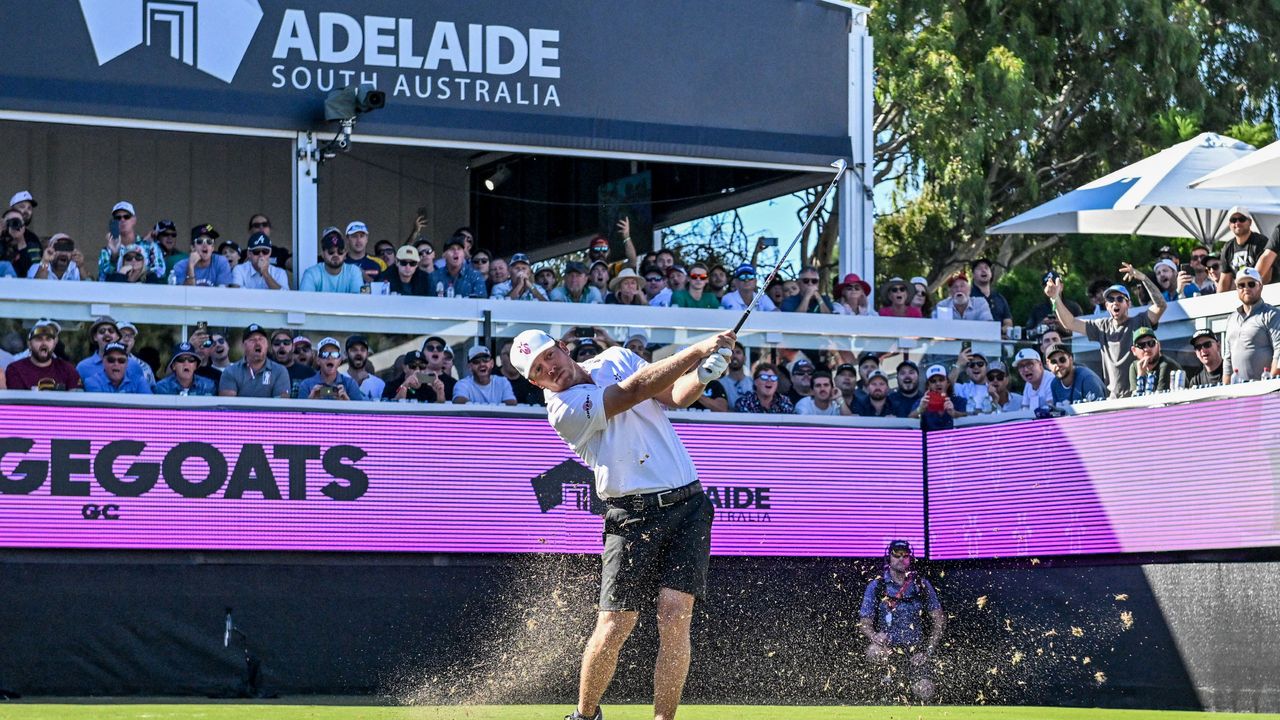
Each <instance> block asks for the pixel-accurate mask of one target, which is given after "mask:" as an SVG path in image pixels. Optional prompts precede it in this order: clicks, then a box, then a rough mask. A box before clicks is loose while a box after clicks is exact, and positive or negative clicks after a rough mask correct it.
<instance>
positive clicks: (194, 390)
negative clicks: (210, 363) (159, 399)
mask: <svg viewBox="0 0 1280 720" xmlns="http://www.w3.org/2000/svg"><path fill="white" fill-rule="evenodd" d="M199 367H200V353H198V352H196V348H195V346H194V345H192V344H191V343H185V342H182V343H178V344H177V345H174V346H173V354H172V355H170V356H169V375H168V376H167V377H165V378H164V379H163V380H161V381H160V382H158V383H156V395H216V394H217V386H216V385H214V383H213V381H212V380H210V379H209V378H207V377H201V376H199V375H197V374H196V369H197V368H199Z"/></svg>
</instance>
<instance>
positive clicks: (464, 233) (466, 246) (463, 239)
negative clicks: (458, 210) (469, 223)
mask: <svg viewBox="0 0 1280 720" xmlns="http://www.w3.org/2000/svg"><path fill="white" fill-rule="evenodd" d="M475 242H476V237H475V233H473V232H471V228H469V227H466V226H463V227H460V228H458V229H457V230H454V231H453V234H452V235H450V236H449V240H448V241H447V242H446V243H445V248H446V249H447V248H448V247H449V245H450V244H451V243H458V244H460V245H461V246H462V264H464V265H466V266H467V267H470V266H471V248H473V247H475ZM419 252H421V250H419ZM444 266H445V259H444V255H443V251H442V254H441V256H440V257H439V258H437V259H436V261H435V269H436V270H439V269H440V268H442V267H444Z"/></svg>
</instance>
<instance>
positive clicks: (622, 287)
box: [604, 267, 718, 307]
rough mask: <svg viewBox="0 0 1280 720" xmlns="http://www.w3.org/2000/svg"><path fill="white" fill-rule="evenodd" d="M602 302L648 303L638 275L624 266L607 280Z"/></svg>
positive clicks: (619, 303)
mask: <svg viewBox="0 0 1280 720" xmlns="http://www.w3.org/2000/svg"><path fill="white" fill-rule="evenodd" d="M655 272H656V271H655ZM604 303H605V304H606V305H648V304H649V301H648V299H647V298H645V295H644V292H643V291H642V290H641V289H640V276H639V275H637V274H636V271H635V270H632V269H631V268H629V267H624V268H622V271H621V272H619V273H618V276H617V277H615V278H613V279H612V280H610V281H609V294H608V295H605V296H604ZM717 307H718V305H717Z"/></svg>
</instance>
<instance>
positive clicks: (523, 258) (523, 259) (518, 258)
mask: <svg viewBox="0 0 1280 720" xmlns="http://www.w3.org/2000/svg"><path fill="white" fill-rule="evenodd" d="M516 263H524V264H525V266H526V267H528V266H529V256H528V255H525V254H524V253H516V254H515V255H512V256H511V259H510V260H508V261H507V265H515V264H516Z"/></svg>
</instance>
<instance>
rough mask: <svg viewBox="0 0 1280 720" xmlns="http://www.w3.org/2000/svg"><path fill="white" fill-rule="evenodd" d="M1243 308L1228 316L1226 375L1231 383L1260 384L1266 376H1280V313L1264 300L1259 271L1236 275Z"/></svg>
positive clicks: (1224, 359) (1223, 362)
mask: <svg viewBox="0 0 1280 720" xmlns="http://www.w3.org/2000/svg"><path fill="white" fill-rule="evenodd" d="M1235 285H1236V297H1237V298H1239V300H1240V307H1238V308H1236V309H1235V311H1233V312H1232V313H1231V314H1230V315H1228V316H1227V333H1226V341H1225V342H1224V344H1223V349H1222V374H1223V377H1225V378H1228V382H1238V381H1239V382H1243V381H1245V380H1260V379H1262V375H1263V372H1265V371H1268V370H1269V371H1270V372H1272V373H1280V312H1278V311H1277V310H1276V308H1275V306H1274V305H1271V304H1269V303H1266V302H1263V300H1262V275H1261V274H1260V273H1259V272H1258V270H1257V269H1256V268H1251V267H1246V268H1241V269H1240V270H1239V272H1238V273H1237V274H1236V281H1235Z"/></svg>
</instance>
